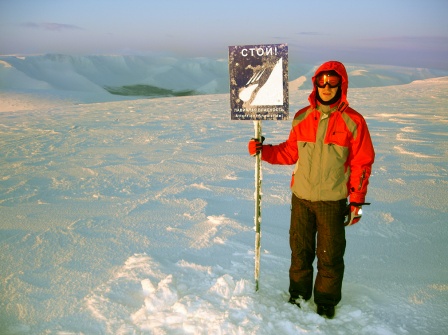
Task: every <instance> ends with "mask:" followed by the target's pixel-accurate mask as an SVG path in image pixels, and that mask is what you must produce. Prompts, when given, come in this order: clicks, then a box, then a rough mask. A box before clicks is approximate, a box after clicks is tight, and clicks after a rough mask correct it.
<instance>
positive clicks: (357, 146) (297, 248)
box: [248, 61, 375, 318]
mask: <svg viewBox="0 0 448 335" xmlns="http://www.w3.org/2000/svg"><path fill="white" fill-rule="evenodd" d="M312 83H313V91H312V92H311V94H310V96H309V98H308V100H309V102H310V105H309V106H307V107H305V108H303V109H301V110H299V111H298V112H297V113H296V114H295V116H294V120H293V122H292V128H291V132H290V134H289V138H288V139H287V140H286V141H285V142H283V143H281V144H278V145H264V144H263V141H261V142H260V141H259V140H257V139H251V140H250V141H249V144H248V149H249V153H250V154H251V155H252V156H254V155H257V154H259V153H260V152H261V159H262V160H264V161H266V162H268V163H271V164H283V165H286V164H288V165H289V164H295V169H294V173H293V175H292V180H291V191H292V207H291V226H290V231H289V234H290V247H291V267H290V269H289V279H290V285H289V293H290V295H291V297H290V300H289V302H290V303H292V304H296V305H297V306H299V307H300V304H299V301H298V299H300V298H302V299H304V300H308V299H310V298H311V295H312V293H313V261H314V258H315V255H317V258H318V262H317V276H316V280H315V283H314V302H315V303H316V305H317V313H319V314H320V315H322V316H326V317H328V318H332V317H333V316H334V308H335V306H336V305H337V304H338V303H339V301H340V300H341V288H342V279H343V276H344V252H345V245H346V241H345V226H348V225H352V224H355V223H357V222H358V221H359V220H360V218H361V213H362V211H361V207H362V205H365V196H366V193H367V185H368V180H369V176H370V172H371V167H372V164H373V161H374V157H375V152H374V149H373V145H372V141H371V138H370V134H369V130H368V128H367V124H366V122H365V120H364V118H363V117H362V115H361V114H359V113H358V112H356V111H355V110H354V109H352V108H350V107H349V106H348V101H347V89H348V76H347V71H346V69H345V67H344V65H343V64H342V63H340V62H336V61H329V62H326V63H324V64H322V65H321V66H320V67H319V68H318V69H317V71H316V73H315V75H314V76H313V78H312ZM347 198H348V199H349V204H348V205H347ZM316 235H317V244H316Z"/></svg>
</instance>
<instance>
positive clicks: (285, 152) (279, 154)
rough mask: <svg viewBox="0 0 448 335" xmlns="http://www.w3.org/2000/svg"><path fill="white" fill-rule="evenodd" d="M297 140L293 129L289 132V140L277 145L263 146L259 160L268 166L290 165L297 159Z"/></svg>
mask: <svg viewBox="0 0 448 335" xmlns="http://www.w3.org/2000/svg"><path fill="white" fill-rule="evenodd" d="M298 156H299V155H298V151H297V140H296V135H295V133H294V129H292V130H291V132H290V134H289V138H288V139H287V140H286V141H285V142H283V143H280V144H277V145H263V149H262V151H261V159H262V160H264V161H266V162H268V163H270V164H279V165H292V164H295V163H296V162H297V159H298Z"/></svg>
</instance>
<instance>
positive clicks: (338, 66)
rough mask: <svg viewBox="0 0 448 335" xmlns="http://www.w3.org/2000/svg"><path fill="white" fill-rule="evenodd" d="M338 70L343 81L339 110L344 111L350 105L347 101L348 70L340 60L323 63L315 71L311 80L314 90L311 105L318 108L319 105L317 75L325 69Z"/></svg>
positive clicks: (309, 99)
mask: <svg viewBox="0 0 448 335" xmlns="http://www.w3.org/2000/svg"><path fill="white" fill-rule="evenodd" d="M331 70H333V71H336V72H337V74H339V75H340V76H341V78H342V82H341V99H339V102H338V110H339V111H343V110H344V109H345V108H347V106H348V101H347V90H348V75H347V71H346V69H345V66H344V64H342V63H341V62H338V61H333V60H332V61H329V62H326V63H323V64H322V65H321V66H319V68H318V69H317V70H316V72H315V73H314V76H313V78H311V81H312V83H313V91H312V92H311V94H310V96H309V98H308V101H309V102H310V104H311V106H312V107H313V108H316V106H317V99H316V96H317V87H316V85H315V84H314V80H315V79H316V76H317V75H318V74H319V73H320V72H323V71H331Z"/></svg>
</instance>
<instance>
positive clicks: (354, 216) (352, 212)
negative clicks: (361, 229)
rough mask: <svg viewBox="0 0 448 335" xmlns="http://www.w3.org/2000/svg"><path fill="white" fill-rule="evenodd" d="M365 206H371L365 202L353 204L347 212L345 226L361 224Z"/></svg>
mask: <svg viewBox="0 0 448 335" xmlns="http://www.w3.org/2000/svg"><path fill="white" fill-rule="evenodd" d="M363 205H370V203H367V202H364V203H358V202H351V203H350V204H349V205H348V206H347V209H346V211H345V222H344V225H346V226H351V225H354V224H356V223H358V222H359V220H361V217H362V206H363Z"/></svg>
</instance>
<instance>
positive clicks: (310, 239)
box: [289, 194, 347, 306]
mask: <svg viewBox="0 0 448 335" xmlns="http://www.w3.org/2000/svg"><path fill="white" fill-rule="evenodd" d="M346 203H347V200H346V199H343V200H339V201H316V202H311V201H307V200H303V199H299V198H297V196H295V195H294V194H293V196H292V207H291V226H290V230H289V239H290V240H289V243H290V247H291V267H290V269H289V280H290V285H289V293H290V294H291V297H294V298H298V297H300V296H301V297H302V298H303V299H305V300H308V299H310V298H311V295H312V293H313V262H314V258H315V256H316V255H317V275H316V280H315V283H314V302H315V303H316V304H322V305H323V304H327V305H334V306H336V305H337V304H338V303H339V301H340V300H341V289H342V279H343V277H344V253H345V245H346V241H345V226H344V210H345V208H346ZM316 235H317V239H316ZM316 240H317V245H316Z"/></svg>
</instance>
